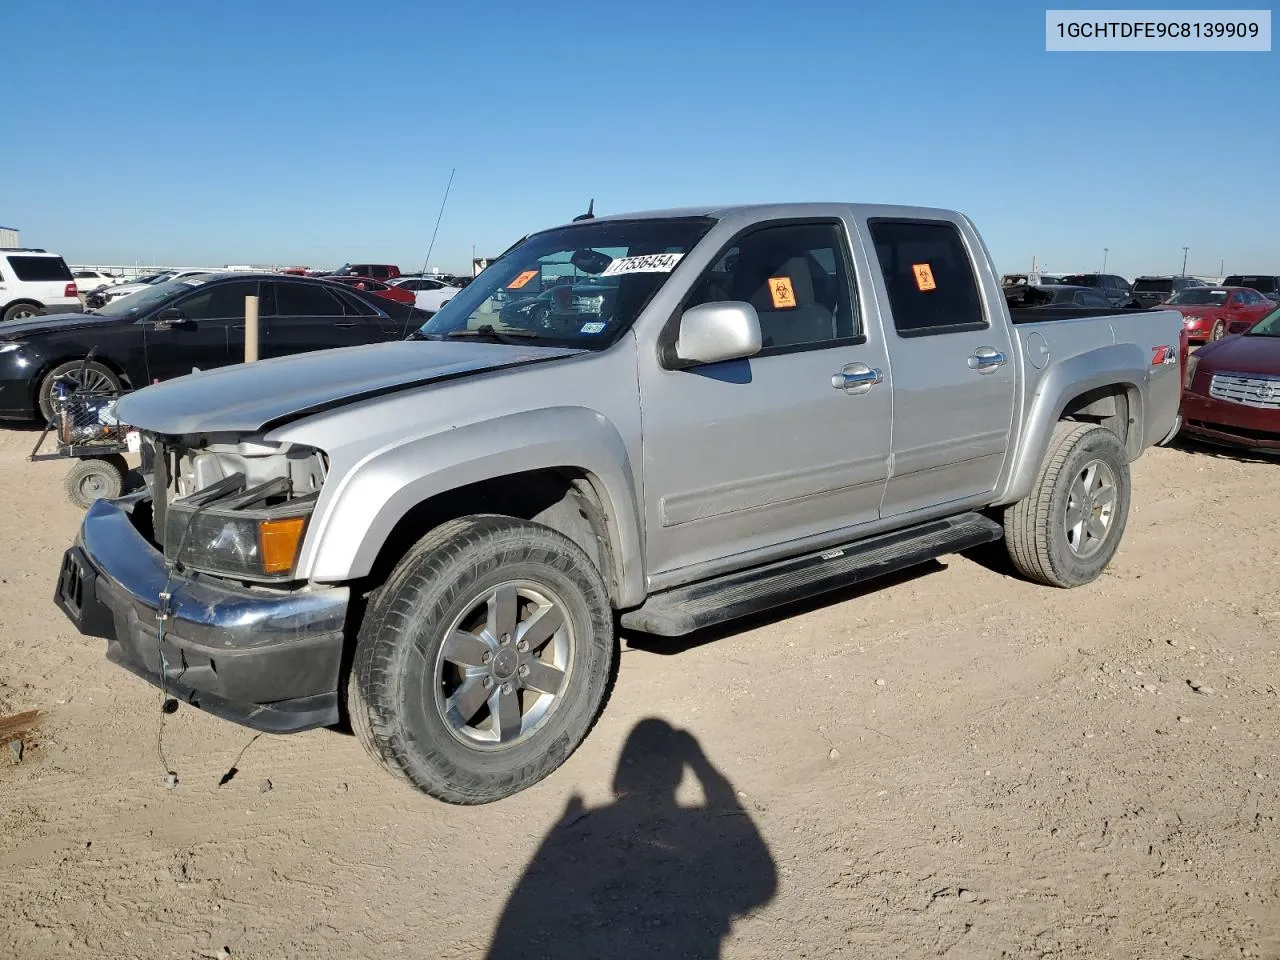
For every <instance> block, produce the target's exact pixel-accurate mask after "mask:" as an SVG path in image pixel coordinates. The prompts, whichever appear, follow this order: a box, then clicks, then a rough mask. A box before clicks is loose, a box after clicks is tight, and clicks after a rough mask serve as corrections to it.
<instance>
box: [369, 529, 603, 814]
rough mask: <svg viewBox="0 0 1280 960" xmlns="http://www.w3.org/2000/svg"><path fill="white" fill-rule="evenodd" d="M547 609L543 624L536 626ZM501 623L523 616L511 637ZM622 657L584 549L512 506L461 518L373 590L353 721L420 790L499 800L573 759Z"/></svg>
mask: <svg viewBox="0 0 1280 960" xmlns="http://www.w3.org/2000/svg"><path fill="white" fill-rule="evenodd" d="M507 591H511V592H510V593H508V592H507ZM521 591H523V592H521ZM512 596H514V597H515V601H514V603H513V602H512V601H511V600H510V598H511V597H512ZM500 597H504V598H507V599H505V600H500V599H499V598H500ZM542 602H546V603H547V604H549V606H543V607H540V606H538V604H540V603H542ZM504 609H505V610H507V611H509V612H508V614H507V615H506V616H504V615H502V613H500V612H499V611H500V610H504ZM556 610H558V611H559V617H560V620H559V621H558V620H556V619H555V611H556ZM538 613H541V614H542V615H543V616H544V617H547V619H545V620H538V622H539V623H541V624H542V625H543V629H541V630H537V629H530V626H529V625H530V624H533V623H534V622H535V619H536V615H537V614H538ZM548 613H550V614H551V616H547V615H548ZM560 621H562V625H561V626H560V627H559V628H558V629H556V630H555V631H554V633H550V632H549V631H548V630H547V629H546V628H547V627H548V625H550V624H554V623H556V622H560ZM495 622H496V623H497V625H498V629H496V630H494V629H491V628H490V626H488V624H492V623H495ZM504 623H505V624H507V625H514V626H515V629H509V630H508V632H507V633H506V636H507V637H508V640H507V641H505V642H504V641H503V640H502V636H503V633H502V630H501V627H502V625H503V624H504ZM495 633H496V634H498V635H497V636H494V634H495ZM542 633H548V634H549V636H550V639H544V638H542V636H541V634H542ZM526 635H529V636H531V637H532V648H530V646H529V643H528V642H527V641H526V640H525V639H524V637H525V636H526ZM447 637H448V638H450V641H451V642H450V644H449V645H448V649H447V650H446V643H445V641H446V638H447ZM460 641H465V642H460ZM615 656H616V652H615V640H614V630H613V609H612V607H611V605H610V603H609V594H608V590H607V589H606V587H605V584H604V580H603V579H602V578H601V576H600V572H599V571H598V570H597V569H596V567H595V565H594V564H593V563H592V562H591V560H590V559H589V558H588V557H587V555H586V554H585V553H584V552H583V551H582V549H581V548H580V547H578V546H577V545H576V544H575V543H573V542H572V541H571V540H569V539H568V538H567V537H565V536H564V535H562V534H560V533H559V532H557V531H555V530H552V529H551V528H549V527H544V526H542V525H540V524H536V523H529V522H526V521H522V520H515V519H512V518H510V517H501V516H473V517H466V518H463V519H460V520H454V521H451V522H449V523H446V524H442V525H441V526H440V527H438V528H436V529H435V530H433V531H431V533H429V534H427V536H425V537H424V538H423V539H422V540H420V541H419V542H418V543H417V545H416V546H414V548H413V549H412V550H410V551H409V553H408V555H407V556H405V558H404V559H403V560H401V561H400V563H399V564H398V565H397V566H396V568H395V570H394V571H393V572H392V574H391V577H390V578H389V579H388V580H387V582H386V583H385V584H384V585H383V586H382V587H381V588H379V589H378V590H377V591H376V593H375V594H374V595H373V596H372V597H371V598H370V602H369V606H368V609H367V611H366V613H365V616H364V621H363V623H362V624H361V627H360V632H359V637H358V639H357V642H356V650H355V656H354V659H353V662H352V669H351V676H350V678H349V682H348V685H347V691H348V711H349V714H350V718H351V728H352V730H353V732H354V733H355V734H356V736H357V737H358V738H359V739H360V740H361V742H362V743H363V744H364V746H365V749H366V750H367V751H368V752H369V754H370V756H372V757H373V758H374V759H375V760H377V761H378V762H379V763H381V764H382V765H383V766H384V767H385V768H386V769H387V770H389V771H390V772H392V773H393V774H396V775H398V776H401V777H403V778H404V779H406V780H408V781H409V782H410V783H411V784H413V786H414V787H416V788H417V789H418V790H421V791H422V792H423V793H426V794H428V795H430V796H432V797H435V798H437V799H439V800H444V801H446V802H448V803H457V804H479V803H489V802H492V801H494V800H499V799H502V798H503V797H508V796H510V795H512V794H514V793H517V792H519V791H521V790H524V789H525V788H527V787H529V786H532V785H533V784H535V783H537V782H538V781H539V780H541V779H542V778H543V777H545V776H547V775H548V774H550V773H551V772H552V771H553V770H555V769H556V768H557V767H559V766H560V765H561V764H562V763H564V762H565V760H567V759H568V758H569V756H570V755H571V754H572V753H573V751H574V750H575V749H576V748H577V746H578V745H579V744H580V743H581V742H582V740H583V739H584V738H585V737H586V735H587V733H588V731H589V730H590V729H591V726H592V725H593V724H594V722H595V719H596V717H597V716H598V715H599V713H600V711H601V709H602V708H603V706H604V701H605V699H606V696H607V693H608V689H609V684H610V678H611V676H612V670H613V664H614V659H615ZM450 658H457V659H450ZM535 661H536V663H535ZM464 662H465V664H466V665H465V666H464V665H462V664H463V663H464ZM557 672H559V674H560V677H559V681H558V682H556V681H555V674H556V673H557ZM530 677H531V678H533V679H532V680H531V679H529V678H530ZM548 678H550V681H549V679H548ZM535 683H537V684H541V685H542V686H543V687H550V686H555V687H556V688H557V689H556V693H554V694H552V693H550V692H547V691H544V692H539V691H538V689H536V688H535V687H534V686H532V684H535ZM508 685H510V686H509V688H508ZM548 697H550V700H548V699H547V698H548ZM513 698H514V703H515V705H516V706H515V709H516V710H518V711H519V712H518V713H517V714H511V713H508V714H507V716H508V717H509V718H518V720H519V727H513V726H512V725H511V723H512V722H514V720H512V721H509V722H508V723H507V724H506V725H505V726H506V730H505V731H502V730H501V729H500V728H501V727H502V726H503V725H502V724H501V723H500V721H499V712H501V708H502V706H503V704H506V705H508V709H510V704H511V703H512V702H513ZM520 728H523V729H520Z"/></svg>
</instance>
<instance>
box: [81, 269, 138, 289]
mask: <svg viewBox="0 0 1280 960" xmlns="http://www.w3.org/2000/svg"><path fill="white" fill-rule="evenodd" d="M71 275H72V276H73V277H75V278H76V289H77V290H79V291H80V293H88V292H89V291H90V290H97V289H98V288H99V287H116V286H119V285H120V284H122V283H124V282H125V279H124V277H117V276H116V275H115V274H114V273H104V272H103V271H101V270H75V271H73V272H72V274H71Z"/></svg>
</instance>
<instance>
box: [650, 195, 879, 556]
mask: <svg viewBox="0 0 1280 960" xmlns="http://www.w3.org/2000/svg"><path fill="white" fill-rule="evenodd" d="M850 263H851V259H850V256H849V251H848V248H847V232H846V228H845V227H844V225H843V224H842V223H840V222H838V221H834V220H820V221H809V220H805V221H787V222H783V223H773V224H764V225H756V226H753V227H752V228H750V229H749V230H747V231H746V232H744V233H743V234H741V235H740V236H739V237H737V238H735V239H734V240H732V241H731V242H730V243H729V244H728V245H727V246H726V247H725V248H724V249H722V250H721V251H720V252H719V254H718V255H717V257H716V260H715V261H714V262H713V264H712V266H711V267H710V268H709V269H708V270H707V271H706V272H705V273H704V274H703V275H702V277H701V278H700V279H699V280H698V281H697V283H696V284H695V285H694V287H693V288H692V289H691V291H690V293H689V295H688V297H686V299H685V302H684V303H683V304H682V305H681V308H680V309H682V310H684V309H688V308H689V307H692V306H696V305H698V304H703V303H716V302H723V301H746V302H748V303H750V304H751V305H752V306H753V307H755V309H756V312H757V314H758V316H759V318H760V328H761V333H762V337H763V349H761V351H760V352H759V353H757V354H756V355H755V356H753V357H750V358H747V359H744V360H736V361H728V362H725V363H715V364H708V365H704V366H698V367H694V368H692V369H688V370H664V369H657V370H655V371H654V372H652V373H651V374H647V375H646V376H645V377H644V378H643V379H642V380H641V384H640V392H641V409H642V411H643V417H644V440H643V451H644V494H645V496H644V499H645V511H646V530H647V541H646V544H647V545H646V552H647V554H648V558H649V572H650V574H651V575H653V574H656V575H661V574H664V573H671V572H673V571H676V570H681V569H687V568H696V567H697V565H698V564H700V563H705V562H710V561H723V560H724V559H725V558H729V557H736V558H738V565H744V564H745V563H746V562H747V560H745V559H743V557H744V555H745V556H746V557H747V558H750V559H759V556H758V554H757V555H754V556H753V554H752V552H753V551H761V550H768V549H770V548H777V547H779V545H785V544H788V543H794V542H796V541H799V540H803V539H804V538H807V537H818V536H821V535H823V534H830V533H832V532H833V531H841V530H843V531H853V530H854V529H856V527H858V526H859V525H861V524H865V523H868V522H871V521H874V520H876V519H877V516H878V513H879V507H880V496H881V494H882V492H883V490H884V481H885V477H886V475H887V470H888V455H889V421H890V410H891V406H892V390H891V383H890V371H889V369H888V357H887V355H886V352H885V346H884V343H883V341H882V340H881V339H880V337H879V336H878V335H876V334H875V333H874V332H869V331H867V330H866V329H865V328H864V322H863V319H862V316H861V314H860V311H859V310H858V300H857V298H856V296H855V295H854V291H853V285H852V284H851V282H850V279H851V276H852V270H851V267H850ZM846 374H847V376H846ZM848 535H849V536H850V537H852V536H855V535H856V534H853V533H852V532H850V533H849V534H848Z"/></svg>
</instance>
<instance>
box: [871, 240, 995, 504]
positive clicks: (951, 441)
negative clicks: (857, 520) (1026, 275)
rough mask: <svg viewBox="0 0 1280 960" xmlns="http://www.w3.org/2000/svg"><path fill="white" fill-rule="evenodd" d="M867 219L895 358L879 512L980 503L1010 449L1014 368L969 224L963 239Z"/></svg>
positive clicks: (891, 347) (979, 251)
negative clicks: (985, 290)
mask: <svg viewBox="0 0 1280 960" xmlns="http://www.w3.org/2000/svg"><path fill="white" fill-rule="evenodd" d="M867 226H868V230H869V233H870V238H871V245H872V247H873V248H874V250H875V255H876V258H877V260H878V261H879V264H880V271H881V275H882V277H883V280H884V286H885V291H886V294H887V299H886V300H884V301H882V302H885V303H887V306H888V307H889V310H888V311H887V312H882V313H883V320H884V327H885V335H886V336H887V337H889V338H890V340H891V346H890V355H891V356H892V357H893V393H894V409H893V460H892V467H891V471H890V476H889V482H888V484H886V486H885V494H884V503H883V505H882V506H881V515H882V516H885V517H892V516H897V515H900V514H904V513H910V512H912V511H914V510H918V509H922V508H930V507H937V506H941V505H943V504H950V503H953V502H954V504H955V506H956V509H961V508H962V507H963V506H969V505H972V504H973V503H975V502H980V501H982V500H983V499H984V498H985V497H986V495H987V494H989V493H990V492H991V491H992V490H994V489H995V486H996V481H997V480H998V478H999V476H1000V471H1001V469H1002V467H1003V466H1004V461H1005V456H1006V453H1007V451H1008V448H1009V440H1010V431H1011V429H1012V424H1013V406H1014V398H1015V388H1016V385H1017V365H1016V363H1015V362H1014V359H1015V358H1014V355H1013V343H1012V339H1011V337H1010V334H1009V328H1008V324H1007V322H1006V321H1005V320H1004V318H1003V316H1002V315H1001V314H996V315H995V316H990V315H988V313H987V311H986V310H984V308H983V304H982V298H981V296H980V294H979V290H980V287H979V284H978V280H977V274H976V272H975V270H974V256H976V255H978V254H980V253H981V248H980V247H979V246H978V245H977V244H978V241H977V237H976V236H973V235H972V231H969V233H970V236H969V237H968V243H966V237H965V235H964V234H962V233H961V230H960V227H959V225H957V224H956V223H952V222H951V221H944V220H888V219H875V220H872V221H870V222H869V223H868V225H867ZM970 244H971V245H972V249H973V251H974V254H971V253H970ZM990 295H991V296H993V297H998V296H999V295H1000V294H999V291H994V290H993V291H990Z"/></svg>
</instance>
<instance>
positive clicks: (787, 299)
mask: <svg viewBox="0 0 1280 960" xmlns="http://www.w3.org/2000/svg"><path fill="white" fill-rule="evenodd" d="M769 295H770V296H771V297H773V309H775V310H787V309H790V308H791V307H794V306H795V305H796V292H795V290H794V289H793V288H792V286H791V278H790V277H770V278H769Z"/></svg>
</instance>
